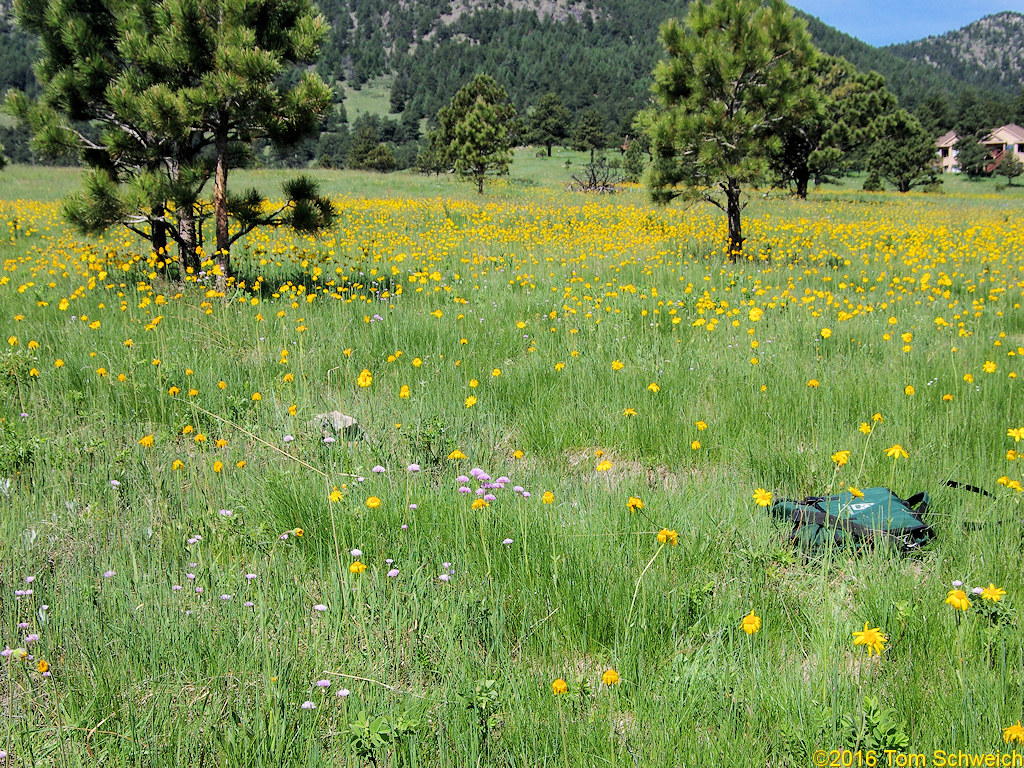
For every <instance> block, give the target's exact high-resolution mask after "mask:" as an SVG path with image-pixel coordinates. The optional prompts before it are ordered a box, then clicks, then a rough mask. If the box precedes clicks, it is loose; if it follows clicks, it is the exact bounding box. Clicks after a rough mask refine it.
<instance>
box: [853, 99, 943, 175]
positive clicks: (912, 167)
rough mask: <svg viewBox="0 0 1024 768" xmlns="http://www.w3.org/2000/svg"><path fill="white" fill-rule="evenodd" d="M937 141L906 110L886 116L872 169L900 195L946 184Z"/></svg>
mask: <svg viewBox="0 0 1024 768" xmlns="http://www.w3.org/2000/svg"><path fill="white" fill-rule="evenodd" d="M937 158H938V150H937V149H936V147H935V138H934V137H933V136H932V135H931V134H930V133H928V131H926V130H925V129H924V128H922V127H921V124H920V123H919V122H918V121H917V118H916V117H914V116H913V115H911V114H910V113H909V112H907V111H906V110H904V109H898V110H896V111H895V112H893V113H892V114H890V115H886V116H885V117H884V118H882V120H880V121H879V123H878V137H877V138H876V139H875V143H874V144H873V145H872V146H871V151H870V153H869V155H868V169H869V170H870V171H871V172H872V173H874V174H877V175H878V176H879V177H881V178H882V179H885V180H886V181H888V182H889V183H890V184H892V185H893V186H894V187H896V191H898V192H909V191H910V190H912V189H914V188H915V187H922V186H930V185H932V184H936V183H942V180H941V179H940V178H939V177H938V171H937V169H936V167H935V161H936V159H937Z"/></svg>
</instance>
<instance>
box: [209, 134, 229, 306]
mask: <svg viewBox="0 0 1024 768" xmlns="http://www.w3.org/2000/svg"><path fill="white" fill-rule="evenodd" d="M214 149H215V151H216V153H217V170H216V172H215V174H214V179H213V220H214V231H215V233H216V240H217V242H216V254H215V258H216V260H217V267H218V268H219V272H220V274H218V275H217V288H218V289H219V290H223V289H224V288H225V287H227V281H228V278H229V277H231V240H230V239H229V235H228V134H227V131H226V130H219V131H218V132H217V137H216V139H215V142H214Z"/></svg>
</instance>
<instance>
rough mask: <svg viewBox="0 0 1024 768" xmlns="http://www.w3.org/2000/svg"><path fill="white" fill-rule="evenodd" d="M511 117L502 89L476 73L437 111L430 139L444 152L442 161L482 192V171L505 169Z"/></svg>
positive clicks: (509, 152)
mask: <svg viewBox="0 0 1024 768" xmlns="http://www.w3.org/2000/svg"><path fill="white" fill-rule="evenodd" d="M515 117H516V110H515V107H513V106H512V103H511V102H510V101H509V99H508V93H507V92H506V91H505V89H504V88H503V87H502V86H500V85H499V84H498V83H497V82H496V81H495V80H494V78H493V77H491V76H490V75H484V74H479V75H477V76H476V77H474V78H473V79H472V80H470V81H469V82H468V83H466V84H465V85H464V86H463V87H462V88H460V89H459V91H458V93H456V94H455V96H453V97H452V100H451V101H450V102H449V103H448V105H447V106H445V107H444V108H443V109H441V111H440V112H438V113H437V122H438V129H437V133H436V135H435V136H433V137H431V142H432V145H433V146H434V147H436V148H437V149H438V150H440V151H442V152H443V153H444V159H445V162H444V163H443V164H447V165H448V166H449V167H452V168H454V169H455V170H456V172H458V173H459V174H460V175H461V176H463V177H466V178H471V179H473V180H474V181H475V182H476V185H477V192H479V193H480V194H483V189H484V177H485V175H487V174H489V173H490V174H498V175H500V174H505V173H508V166H509V163H510V162H511V160H512V154H511V145H510V139H509V126H510V125H511V124H512V122H513V121H514V120H515ZM436 162H440V160H439V159H436Z"/></svg>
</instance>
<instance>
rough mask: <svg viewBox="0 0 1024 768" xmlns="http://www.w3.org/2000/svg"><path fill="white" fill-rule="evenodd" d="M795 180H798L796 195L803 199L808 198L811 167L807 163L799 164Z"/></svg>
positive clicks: (794, 174)
mask: <svg viewBox="0 0 1024 768" xmlns="http://www.w3.org/2000/svg"><path fill="white" fill-rule="evenodd" d="M793 181H794V182H796V196H797V197H799V198H800V199H801V200H806V199H807V187H808V185H809V184H810V181H811V169H810V168H808V167H807V166H806V165H801V166H799V167H798V168H797V169H796V171H795V172H794V173H793Z"/></svg>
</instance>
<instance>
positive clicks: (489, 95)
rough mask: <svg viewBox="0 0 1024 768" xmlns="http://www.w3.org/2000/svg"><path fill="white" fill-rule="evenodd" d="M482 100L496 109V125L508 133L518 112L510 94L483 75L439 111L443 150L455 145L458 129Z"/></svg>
mask: <svg viewBox="0 0 1024 768" xmlns="http://www.w3.org/2000/svg"><path fill="white" fill-rule="evenodd" d="M478 99H482V100H483V102H484V103H485V104H488V105H490V106H491V107H492V108H493V110H494V119H495V121H496V122H498V123H500V124H502V125H503V126H506V130H507V126H508V125H509V124H510V123H511V122H512V121H513V120H514V119H515V117H516V110H515V107H513V106H512V102H510V101H509V98H508V92H507V91H506V90H505V89H504V88H502V87H501V86H500V85H498V83H497V81H496V80H495V79H494V78H493V77H491V76H490V75H484V74H479V75H477V76H476V77H474V78H473V79H472V80H470V81H469V82H468V83H466V84H465V85H464V86H462V88H460V89H459V90H458V92H457V93H456V94H455V95H454V96H453V97H452V100H451V101H450V102H448V104H447V105H445V106H444V107H442V108H441V109H440V110H439V111H438V113H437V131H438V141H439V142H440V143H441V144H442V145H443V146H445V147H450V146H451V144H452V142H453V141H455V128H456V126H457V125H458V124H459V123H461V122H462V121H463V120H464V119H465V118H466V115H467V114H469V112H470V110H471V109H473V108H474V107H475V106H476V102H477V100H478ZM452 163H453V164H454V159H452Z"/></svg>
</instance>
